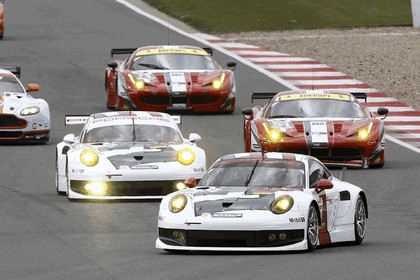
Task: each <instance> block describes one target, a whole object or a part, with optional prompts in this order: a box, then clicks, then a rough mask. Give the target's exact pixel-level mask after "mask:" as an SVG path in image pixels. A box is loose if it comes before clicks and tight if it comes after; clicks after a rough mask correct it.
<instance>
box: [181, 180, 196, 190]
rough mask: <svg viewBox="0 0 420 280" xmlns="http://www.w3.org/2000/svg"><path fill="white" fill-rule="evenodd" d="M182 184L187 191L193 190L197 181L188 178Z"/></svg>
mask: <svg viewBox="0 0 420 280" xmlns="http://www.w3.org/2000/svg"><path fill="white" fill-rule="evenodd" d="M184 184H185V186H186V187H187V188H189V189H191V188H195V186H197V180H196V179H195V178H188V179H187V180H185V181H184Z"/></svg>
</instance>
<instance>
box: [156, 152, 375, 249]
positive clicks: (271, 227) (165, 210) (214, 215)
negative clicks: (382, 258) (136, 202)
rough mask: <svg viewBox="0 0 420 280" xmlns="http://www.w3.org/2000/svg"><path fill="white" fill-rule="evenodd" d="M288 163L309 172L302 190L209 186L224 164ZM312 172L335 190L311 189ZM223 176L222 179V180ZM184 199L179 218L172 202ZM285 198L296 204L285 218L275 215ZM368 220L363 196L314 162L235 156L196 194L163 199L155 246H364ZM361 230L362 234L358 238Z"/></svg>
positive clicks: (189, 192) (296, 158)
mask: <svg viewBox="0 0 420 280" xmlns="http://www.w3.org/2000/svg"><path fill="white" fill-rule="evenodd" d="M253 158H254V159H253ZM283 159H284V160H287V161H292V162H298V163H299V164H300V163H302V164H303V165H302V166H304V171H303V169H302V170H301V171H299V172H300V173H302V174H303V172H304V175H302V176H305V177H302V178H305V179H304V181H302V180H301V182H304V183H302V184H301V187H300V188H297V189H296V188H294V187H293V188H292V187H286V188H284V187H279V186H270V185H265V184H263V183H262V185H261V186H258V185H253V186H232V185H231V186H227V185H226V186H225V185H223V184H222V185H219V186H213V185H206V182H209V181H208V179H209V178H210V177H208V175H209V174H210V172H216V171H213V169H214V170H217V168H218V167H219V166H223V162H228V161H231V162H237V164H242V163H244V162H247V161H250V160H251V161H252V160H254V161H255V160H259V161H260V162H264V161H270V160H271V161H272V160H283ZM233 164H236V163H233ZM291 166H292V165H291ZM243 168H244V167H242V169H243ZM310 168H312V170H311V172H312V173H311V174H315V173H316V172H318V171H316V168H321V169H322V172H324V173H323V175H322V176H323V177H322V178H318V181H317V182H318V184H321V183H319V182H321V181H323V183H325V182H327V184H331V183H332V185H333V187H332V188H327V187H326V188H323V187H320V188H319V189H317V188H315V187H310V182H312V181H313V180H314V178H315V177H312V179H311V180H310V178H309V176H308V174H309V172H310ZM254 169H255V168H254ZM255 170H257V169H255ZM261 170H263V172H262V174H263V176H270V175H268V173H265V172H266V171H267V172H268V169H261ZM314 171H315V172H314ZM258 172H259V171H255V174H254V171H252V172H251V173H252V175H251V177H253V176H258V175H257V174H258ZM287 172H289V171H287ZM213 174H222V173H213ZM264 174H265V175H264ZM270 174H271V173H270ZM315 175H317V174H315ZM211 176H213V175H211ZM222 176H223V175H217V177H218V178H220V177H222ZM215 177H216V176H215ZM246 178H250V177H248V176H247V177H246ZM320 179H322V180H320ZM248 182H249V181H248ZM251 182H252V181H251ZM328 182H329V183H328ZM319 186H320V185H318V187H319ZM330 187H331V185H330ZM182 194H183V195H185V197H186V204H185V208H183V209H182V210H181V211H179V212H178V213H174V212H173V211H171V210H170V208H171V205H172V204H171V199H172V198H174V201H175V199H176V196H178V195H182ZM285 196H289V197H292V198H293V201H294V203H292V205H293V206H292V207H291V208H290V210H288V211H287V212H285V213H283V214H275V213H274V212H272V211H271V210H270V209H271V208H270V207H271V203H272V202H273V201H276V199H280V198H282V197H285ZM360 203H362V204H360ZM356 205H358V206H363V207H362V208H360V209H359V210H360V211H359V212H360V213H359V214H358V215H356V213H355V209H356ZM310 208H311V209H314V210H316V212H317V217H318V226H316V225H315V222H313V223H312V222H311V223H309V221H312V220H313V219H312V217H309V213H310V211H309V209H310ZM313 213H315V212H313ZM356 216H357V217H356ZM366 218H367V201H366V196H365V194H364V192H363V190H362V189H361V188H359V187H357V186H355V185H352V184H350V183H347V182H344V181H341V180H339V179H337V178H335V177H334V176H333V175H332V174H331V173H330V172H329V171H328V170H327V169H326V168H325V166H324V165H322V163H320V162H319V161H318V160H317V159H315V158H313V157H311V156H306V155H298V154H287V153H266V154H263V156H262V153H241V154H233V155H227V156H224V157H221V158H220V159H218V160H217V161H216V162H215V163H214V164H213V165H212V166H211V167H210V168H209V169H208V171H207V172H206V174H205V175H204V177H203V179H202V180H201V181H200V183H199V184H198V185H197V186H196V187H195V188H190V189H185V190H181V191H178V192H175V193H171V194H169V195H167V196H165V197H164V198H163V199H162V201H161V204H160V209H159V217H158V238H157V240H156V245H155V246H156V248H159V249H164V250H167V251H179V250H189V251H193V250H196V251H293V250H309V251H312V250H313V249H314V248H315V247H316V246H318V245H325V244H331V243H336V242H351V241H355V243H356V244H360V243H361V241H362V240H363V238H364V235H365V230H366ZM309 224H311V225H309ZM308 228H310V229H311V231H310V232H309V231H308ZM356 229H357V230H360V231H359V232H358V233H357V232H356ZM312 234H314V235H313V236H314V239H312V240H313V241H312V243H313V244H309V243H308V242H309V241H308V240H309V239H308V238H309V236H310V235H312ZM356 234H357V236H356ZM310 245H311V246H310Z"/></svg>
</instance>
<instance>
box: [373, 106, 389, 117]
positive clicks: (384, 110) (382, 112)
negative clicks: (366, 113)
mask: <svg viewBox="0 0 420 280" xmlns="http://www.w3.org/2000/svg"><path fill="white" fill-rule="evenodd" d="M388 112H389V110H388V108H383V107H379V108H378V110H377V111H376V113H378V115H379V116H383V115H385V117H383V118H382V119H385V118H386V116H387V115H388Z"/></svg>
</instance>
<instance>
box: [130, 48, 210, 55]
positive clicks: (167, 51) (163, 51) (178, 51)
mask: <svg viewBox="0 0 420 280" xmlns="http://www.w3.org/2000/svg"><path fill="white" fill-rule="evenodd" d="M156 54H194V55H208V53H207V52H206V51H205V50H196V49H149V50H140V51H138V52H137V53H136V56H142V55H156Z"/></svg>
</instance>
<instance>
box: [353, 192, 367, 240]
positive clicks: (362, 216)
mask: <svg viewBox="0 0 420 280" xmlns="http://www.w3.org/2000/svg"><path fill="white" fill-rule="evenodd" d="M365 234H366V205H365V201H364V200H363V199H362V198H361V197H360V196H359V197H358V198H357V201H356V209H355V212H354V235H355V237H356V240H355V243H356V245H360V244H361V243H362V241H363V239H364V238H365Z"/></svg>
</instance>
